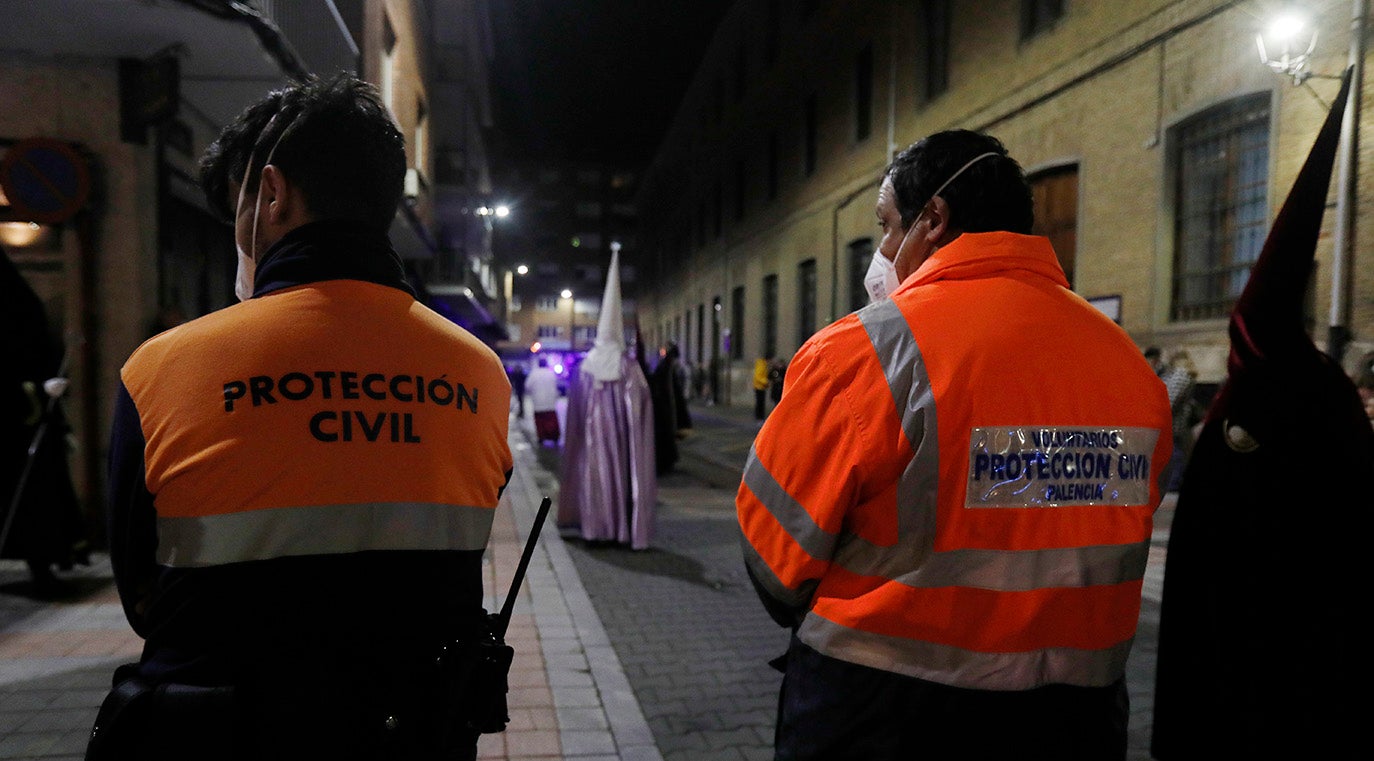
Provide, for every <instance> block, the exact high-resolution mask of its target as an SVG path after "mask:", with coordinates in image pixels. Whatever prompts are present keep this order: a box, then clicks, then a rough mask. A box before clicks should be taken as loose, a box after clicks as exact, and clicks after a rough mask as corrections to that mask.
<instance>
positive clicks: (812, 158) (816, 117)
mask: <svg viewBox="0 0 1374 761" xmlns="http://www.w3.org/2000/svg"><path fill="white" fill-rule="evenodd" d="M804 119H805V126H804V127H803V129H804V130H805V135H804V137H803V140H804V141H805V143H806V150H805V156H804V162H805V163H804V165H803V169H804V171H805V172H806V176H807V177H810V176H811V175H812V174H814V173H815V171H816V150H817V141H818V140H819V138H820V105H819V103H818V102H817V98H816V94H815V93H812V94H811V95H809V96H807V98H806V109H805V116H804Z"/></svg>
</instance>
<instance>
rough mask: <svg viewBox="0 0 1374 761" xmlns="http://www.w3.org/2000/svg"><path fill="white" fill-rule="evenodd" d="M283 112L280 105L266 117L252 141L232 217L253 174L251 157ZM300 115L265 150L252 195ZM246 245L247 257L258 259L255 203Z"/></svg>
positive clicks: (259, 187) (235, 213)
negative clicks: (269, 116)
mask: <svg viewBox="0 0 1374 761" xmlns="http://www.w3.org/2000/svg"><path fill="white" fill-rule="evenodd" d="M285 112H286V107H282V108H280V109H278V110H277V113H275V114H273V115H272V118H271V119H268V120H267V125H266V126H264V127H263V128H262V132H260V133H258V139H257V140H255V141H254V142H253V149H252V150H251V151H249V152H248V165H247V166H246V167H244V170H243V182H242V183H240V184H239V199H238V202H237V203H236V204H235V207H234V218H235V219H238V214H239V208H241V207H242V206H243V198H244V194H245V191H246V190H247V189H248V178H249V177H251V176H252V175H253V159H254V157H256V155H257V152H258V149H259V148H261V147H262V141H263V140H264V139H266V138H267V136H268V135H269V134H271V132H272V125H274V124H276V123H277V119H279V118H280V117H281V115H282V114H283V113H285ZM300 117H301V114H300V113H297V114H296V115H295V116H294V117H292V119H291V123H290V124H288V125H286V129H284V130H282V131H281V134H280V135H277V139H276V141H275V142H273V143H272V147H271V149H269V150H268V151H267V158H266V159H264V160H263V162H262V166H261V167H260V168H259V169H258V190H255V191H254V192H253V195H254V196H257V194H258V192H259V191H261V190H262V171H263V170H264V169H266V168H267V166H268V165H269V164H271V163H272V157H273V156H275V155H276V154H277V148H278V147H279V146H280V145H281V143H282V140H284V139H285V138H286V136H287V134H289V133H290V132H291V130H293V129H294V128H295V127H296V125H297V124H298V123H299V122H300ZM248 245H249V254H248V255H249V257H250V258H251V259H253V261H257V259H258V251H257V248H258V209H257V204H256V203H255V204H254V205H253V229H252V232H251V235H250V237H249V239H248Z"/></svg>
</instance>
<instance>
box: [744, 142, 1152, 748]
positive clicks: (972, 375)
mask: <svg viewBox="0 0 1374 761" xmlns="http://www.w3.org/2000/svg"><path fill="white" fill-rule="evenodd" d="M877 216H878V222H879V224H880V226H881V228H882V230H883V235H882V241H881V244H880V246H879V248H878V251H877V252H876V253H875V255H874V262H873V266H872V267H871V268H870V271H869V276H868V277H867V278H866V284H867V286H868V289H869V292H870V295H871V296H872V297H873V299H874V303H872V304H870V305H869V306H868V307H865V308H864V309H861V310H859V311H858V312H856V313H854V314H851V315H849V316H847V317H845V318H843V319H841V320H839V321H837V322H835V323H834V324H832V325H830V326H828V327H826V328H825V329H823V330H821V331H820V332H819V333H817V334H816V335H815V336H813V337H812V338H811V339H810V340H808V341H807V342H806V344H805V345H803V346H802V348H801V349H800V350H799V351H798V352H797V354H796V356H795V357H794V358H793V360H792V362H791V365H790V368H789V373H788V381H787V394H785V395H784V396H783V398H782V401H781V402H780V403H779V405H778V407H777V408H776V410H774V413H773V414H772V415H771V416H770V417H769V418H768V421H767V422H766V423H765V424H764V426H763V428H762V429H761V430H760V432H759V434H758V437H757V438H756V440H755V442H754V447H753V449H752V451H751V452H750V456H749V460H748V463H747V465H746V467H745V472H744V479H743V483H742V484H741V486H740V490H739V495H738V498H737V500H736V506H737V508H738V513H739V521H740V526H741V528H742V529H743V532H744V537H745V539H746V542H745V553H746V564H747V567H748V570H749V573H750V577H751V578H752V579H753V581H754V583H755V586H756V587H757V589H758V590H759V593H760V597H761V598H762V599H763V601H764V604H765V606H766V607H767V608H768V610H769V612H770V614H772V616H773V617H774V619H776V620H777V621H778V622H779V623H780V624H782V625H784V626H789V627H792V628H793V630H794V636H793V638H792V644H791V647H790V648H789V651H788V655H787V658H786V666H785V672H786V676H785V678H784V681H783V686H782V699H781V701H780V715H779V718H778V727H777V739H776V745H777V758H779V759H866V760H867V761H873V760H875V759H879V760H880V759H906V758H915V757H922V758H926V757H929V758H979V759H983V758H999V759H1000V758H1055V759H1094V760H1095V761H1100V760H1101V759H1112V758H1117V759H1124V758H1125V754H1126V722H1127V694H1126V686H1125V679H1124V671H1125V663H1126V657H1127V655H1128V653H1129V652H1130V648H1131V643H1132V640H1133V638H1134V636H1135V629H1136V619H1137V617H1138V614H1139V610H1140V591H1141V582H1142V579H1143V576H1144V572H1145V564H1146V558H1147V553H1148V550H1149V543H1150V534H1151V528H1152V516H1153V513H1154V510H1155V508H1156V507H1157V506H1158V504H1159V501H1160V494H1161V492H1160V490H1159V485H1158V481H1159V477H1160V475H1161V473H1162V472H1163V469H1164V466H1165V464H1166V463H1167V462H1168V460H1169V455H1170V450H1171V439H1170V435H1169V432H1170V430H1171V427H1170V414H1169V402H1168V399H1167V397H1166V395H1165V392H1164V386H1163V384H1162V383H1161V382H1160V381H1159V378H1158V377H1157V376H1156V375H1155V373H1154V371H1153V370H1152V369H1151V368H1150V366H1149V364H1148V363H1147V362H1146V361H1145V358H1144V357H1143V356H1142V355H1141V352H1140V350H1139V348H1137V347H1136V345H1135V344H1134V343H1133V342H1132V340H1131V339H1130V337H1129V336H1128V335H1127V334H1126V333H1125V332H1124V331H1123V330H1122V329H1121V328H1120V327H1119V326H1117V325H1116V324H1115V323H1113V322H1112V321H1111V320H1110V319H1108V318H1107V317H1105V316H1103V315H1102V314H1101V313H1100V312H1098V311H1097V310H1096V309H1094V308H1093V307H1092V306H1091V305H1089V304H1088V303H1087V302H1086V301H1084V300H1083V299H1081V298H1079V297H1078V296H1077V295H1075V294H1074V293H1073V292H1072V291H1070V290H1069V287H1068V282H1067V281H1066V280H1065V277H1064V273H1063V270H1062V268H1061V267H1060V265H1059V262H1058V260H1057V258H1056V257H1055V253H1054V250H1053V249H1052V248H1051V247H1050V244H1049V242H1048V241H1047V240H1045V239H1044V238H1041V237H1036V236H1032V235H1031V234H1030V230H1031V225H1032V204H1031V193H1030V188H1029V185H1028V184H1027V182H1026V179H1025V176H1024V174H1023V173H1022V170H1021V167H1020V166H1019V165H1018V164H1017V162H1016V161H1015V160H1013V159H1012V158H1011V157H1010V156H1008V155H1007V151H1006V149H1005V148H1004V147H1003V146H1002V144H1001V143H1000V142H999V141H997V140H996V139H995V138H992V137H989V136H986V135H982V134H979V133H974V132H969V131H962V130H961V131H950V132H942V133H938V134H935V135H931V136H930V137H927V138H925V139H924V140H921V141H920V142H918V143H916V144H915V145H913V146H911V147H910V148H908V149H907V150H905V151H903V152H902V153H901V154H899V155H898V156H897V158H896V159H895V160H894V161H893V162H892V164H891V166H890V167H888V169H887V171H886V173H885V174H884V177H883V180H882V184H881V186H880V188H879V190H878V204H877Z"/></svg>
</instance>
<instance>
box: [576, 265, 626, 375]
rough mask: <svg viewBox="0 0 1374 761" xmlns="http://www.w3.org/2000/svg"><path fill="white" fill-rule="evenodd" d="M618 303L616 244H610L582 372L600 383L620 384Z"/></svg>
mask: <svg viewBox="0 0 1374 761" xmlns="http://www.w3.org/2000/svg"><path fill="white" fill-rule="evenodd" d="M621 311H622V307H621V303H620V244H619V243H612V244H611V268H610V270H609V271H607V273H606V293H605V294H603V295H602V297H601V320H600V321H599V322H598V323H597V325H596V345H595V346H593V347H592V349H591V351H589V352H587V358H586V359H585V360H584V361H583V362H582V371H583V372H586V373H591V375H592V377H593V378H595V379H596V380H597V381H600V382H603V383H604V382H607V381H616V380H620V378H621V373H622V371H623V370H622V365H621V359H622V358H623V357H624V356H625V318H624V316H623V315H622V314H621Z"/></svg>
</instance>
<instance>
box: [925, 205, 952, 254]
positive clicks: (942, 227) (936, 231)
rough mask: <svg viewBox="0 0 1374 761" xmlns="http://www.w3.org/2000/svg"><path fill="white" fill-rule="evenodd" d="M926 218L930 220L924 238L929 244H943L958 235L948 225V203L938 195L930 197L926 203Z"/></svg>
mask: <svg viewBox="0 0 1374 761" xmlns="http://www.w3.org/2000/svg"><path fill="white" fill-rule="evenodd" d="M926 219H927V220H929V221H930V222H929V225H930V226H929V229H928V231H927V232H926V240H927V241H929V242H930V244H931V245H933V246H944V245H946V244H948V243H949V242H950V241H951V240H954V239H955V238H957V237H959V234H958V233H957V232H955V231H954V228H953V227H951V226H950V208H949V204H948V203H947V202H946V201H945V199H943V198H941V197H940V196H935V197H933V198H931V199H930V202H929V203H927V204H926Z"/></svg>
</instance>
